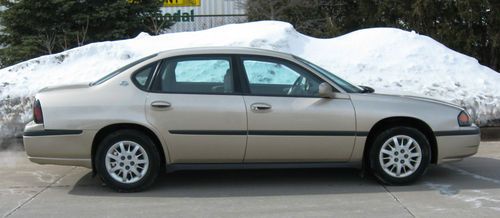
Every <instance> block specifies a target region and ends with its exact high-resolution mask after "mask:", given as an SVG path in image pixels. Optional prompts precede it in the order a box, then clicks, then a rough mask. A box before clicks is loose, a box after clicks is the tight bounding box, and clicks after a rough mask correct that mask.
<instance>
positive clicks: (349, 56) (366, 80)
mask: <svg viewBox="0 0 500 218" xmlns="http://www.w3.org/2000/svg"><path fill="white" fill-rule="evenodd" d="M198 46H240V47H256V48H264V49H271V50H277V51H282V52H288V53H292V54H295V55H297V56H299V57H302V58H305V59H308V60H310V61H312V62H314V63H316V64H318V65H320V66H322V67H324V68H325V69H328V70H330V71H331V72H332V73H335V74H336V75H338V76H341V77H343V78H345V79H347V80H348V81H351V82H352V83H354V84H362V85H368V86H371V87H373V88H375V90H376V91H377V92H385V93H387V92H389V93H399V94H401V93H414V94H415V95H424V96H428V97H433V98H437V99H441V100H445V101H449V102H453V103H456V104H459V105H462V106H464V107H466V108H467V110H468V111H469V112H470V113H471V114H472V115H473V117H474V118H475V121H476V123H478V124H479V125H488V124H491V123H493V122H497V121H498V120H499V119H500V74H499V73H497V72H495V71H493V70H492V69H490V68H488V67H485V66H482V65H480V64H479V63H478V62H477V60H476V59H474V58H472V57H468V56H466V55H463V54H460V53H458V52H455V51H453V50H451V49H449V48H447V47H445V46H444V45H442V44H440V43H439V42H437V41H435V40H433V39H432V38H429V37H427V36H423V35H419V34H417V33H415V32H407V31H403V30H400V29H394V28H371V29H363V30H359V31H355V32H352V33H349V34H346V35H343V36H339V37H336V38H331V39H317V38H312V37H309V36H306V35H303V34H300V33H298V32H297V31H296V30H295V29H294V28H293V26H292V25H291V24H288V23H284V22H277V21H261V22H253V23H245V24H232V25H226V26H221V27H217V28H213V29H208V30H204V31H197V32H184V33H170V34H164V35H159V36H150V35H148V34H145V33H141V34H140V35H138V36H137V37H136V38H133V39H129V40H120V41H112V42H100V43H93V44H89V45H86V46H82V47H79V48H75V49H72V50H68V51H65V52H62V53H59V54H54V55H47V56H42V57H39V58H36V59H32V60H29V61H26V62H23V63H20V64H17V65H14V66H11V67H8V68H4V69H1V70H0V115H1V116H0V124H1V127H0V138H1V137H2V134H3V136H12V135H13V134H19V133H20V132H21V131H22V125H23V124H24V123H26V122H28V121H29V120H30V119H31V98H32V96H34V94H35V93H36V92H37V91H38V90H40V89H41V88H43V87H45V86H51V85H61V84H70V83H76V82H90V81H94V80H96V79H98V78H100V77H102V76H103V75H106V74H108V73H109V72H111V71H113V70H115V69H117V68H119V67H120V66H122V65H125V64H127V63H130V62H132V61H134V60H137V59H138V58H141V57H144V56H146V55H149V54H153V53H156V52H159V51H164V50H169V49H176V48H186V47H198Z"/></svg>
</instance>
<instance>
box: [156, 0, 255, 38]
mask: <svg viewBox="0 0 500 218" xmlns="http://www.w3.org/2000/svg"><path fill="white" fill-rule="evenodd" d="M243 4H244V0H199V6H181V7H170V6H167V7H163V8H162V9H161V10H162V13H163V14H164V15H165V16H167V17H169V18H170V19H172V20H174V21H175V24H174V25H172V26H171V27H170V28H169V29H167V30H166V31H165V32H185V31H197V30H203V29H209V28H212V27H216V26H221V25H225V24H231V23H242V22H246V21H247V17H246V15H245V9H244V6H243Z"/></svg>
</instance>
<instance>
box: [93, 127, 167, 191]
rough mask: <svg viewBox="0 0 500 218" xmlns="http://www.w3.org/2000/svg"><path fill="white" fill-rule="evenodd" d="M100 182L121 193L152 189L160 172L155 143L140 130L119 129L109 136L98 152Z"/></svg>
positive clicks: (103, 141) (97, 166) (97, 162)
mask: <svg viewBox="0 0 500 218" xmlns="http://www.w3.org/2000/svg"><path fill="white" fill-rule="evenodd" d="M95 160H96V163H95V164H96V170H97V173H98V174H99V176H100V177H101V180H102V181H103V182H104V183H105V184H106V185H107V186H109V187H111V188H113V189H115V190H116V191H119V192H136V191H141V190H144V189H146V188H148V187H149V186H151V185H152V184H153V183H154V181H155V179H156V177H157V176H158V173H159V170H160V161H161V159H160V154H159V153H158V149H156V146H155V145H154V142H153V140H151V138H149V137H148V136H147V135H146V134H144V133H142V132H140V131H137V130H118V131H116V132H113V133H111V134H109V135H108V136H106V137H105V138H104V139H103V140H102V141H101V143H100V144H99V147H98V148H97V153H96V159H95Z"/></svg>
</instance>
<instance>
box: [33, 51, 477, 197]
mask: <svg viewBox="0 0 500 218" xmlns="http://www.w3.org/2000/svg"><path fill="white" fill-rule="evenodd" d="M33 111H34V121H32V122H30V123H28V124H27V125H26V127H25V131H24V145H25V149H26V153H27V154H28V156H29V159H30V160H31V161H33V162H35V163H39V164H59V165H74V166H83V167H87V168H91V169H92V170H93V172H94V173H95V174H97V175H99V176H100V177H101V179H102V180H103V182H104V183H106V184H107V185H108V186H109V187H111V188H114V189H116V190H118V191H139V190H143V189H145V188H147V187H148V186H150V185H151V184H153V182H154V181H155V178H156V177H157V176H158V175H159V173H160V172H165V171H167V172H171V171H175V170H189V169H255V168H299V167H302V168H318V167H336V166H345V165H348V166H351V167H354V168H362V169H364V170H366V171H368V172H372V173H373V174H374V175H375V177H376V178H377V179H378V180H379V181H381V182H383V183H386V184H393V185H402V184H408V183H411V182H414V181H416V180H417V179H418V178H419V177H421V176H422V174H424V172H425V171H426V169H427V167H428V166H429V164H440V163H443V162H446V161H455V160H460V159H462V158H464V157H468V156H471V155H473V154H475V153H476V152H477V150H478V146H479V141H480V132H479V128H478V127H477V126H476V125H474V124H473V123H472V121H471V118H470V116H469V114H468V113H467V112H466V111H465V110H464V109H463V108H461V107H459V106H456V105H453V104H450V103H446V102H441V101H438V100H433V99H427V98H422V97H414V96H397V95H384V94H376V93H374V92H373V89H371V88H369V87H359V86H355V85H352V84H350V83H349V82H347V81H345V80H343V79H341V78H339V77H337V76H335V75H334V74H332V73H330V72H328V71H326V70H324V69H322V68H321V67H319V66H317V65H315V64H313V63H311V62H309V61H306V60H304V59H302V58H299V57H296V56H294V55H291V54H286V53H280V52H274V51H268V50H262V49H254V48H235V47H205V48H189V49H178V50H171V51H165V52H161V53H158V54H154V55H150V56H147V57H145V58H142V59H140V60H137V61H135V62H133V63H131V64H129V65H127V66H124V67H122V68H120V69H118V70H116V71H114V72H112V73H110V74H109V75H107V76H105V77H103V78H102V79H100V80H98V81H95V82H93V83H90V84H76V85H66V86H57V87H48V88H44V89H42V90H40V91H39V93H37V94H36V96H35V102H34V108H33Z"/></svg>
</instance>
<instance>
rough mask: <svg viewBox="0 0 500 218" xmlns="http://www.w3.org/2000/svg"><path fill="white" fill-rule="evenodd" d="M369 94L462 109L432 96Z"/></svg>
mask: <svg viewBox="0 0 500 218" xmlns="http://www.w3.org/2000/svg"><path fill="white" fill-rule="evenodd" d="M371 95H378V96H385V97H391V98H403V99H407V100H413V101H420V102H428V103H433V104H438V105H443V106H448V107H452V108H456V109H459V110H463V109H464V108H463V107H461V106H459V105H456V104H453V103H450V102H446V101H442V100H438V99H434V98H429V97H423V96H417V95H413V94H407V93H405V94H402V95H401V94H395V93H378V92H376V93H371Z"/></svg>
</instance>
